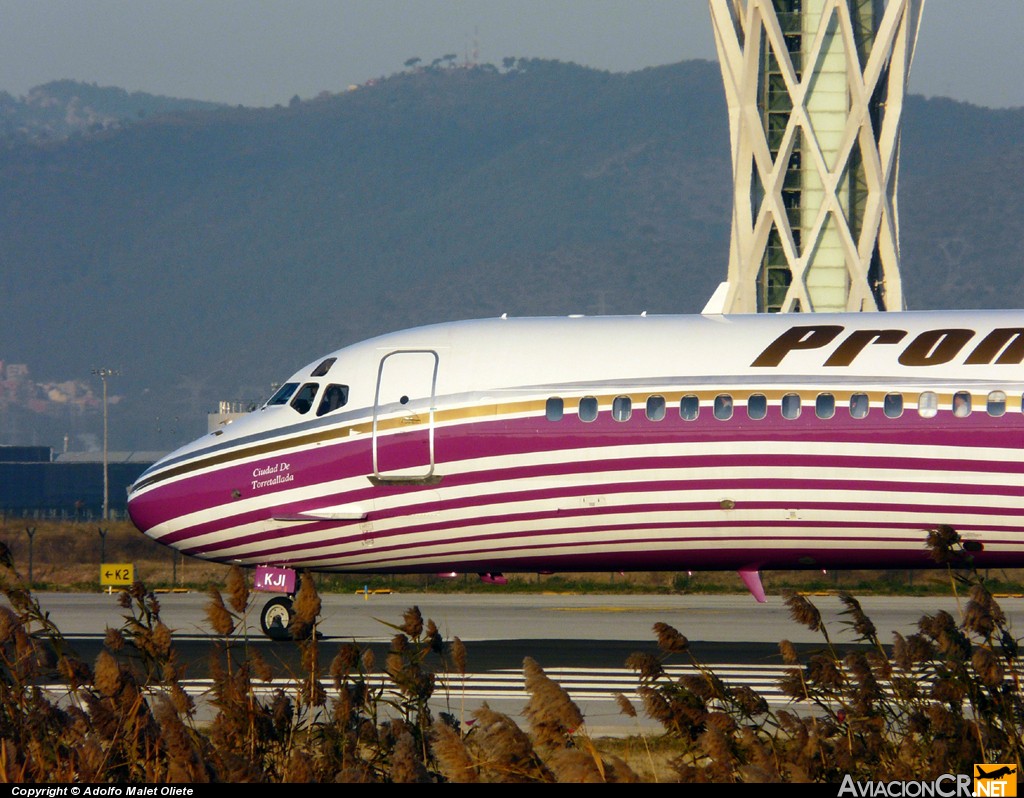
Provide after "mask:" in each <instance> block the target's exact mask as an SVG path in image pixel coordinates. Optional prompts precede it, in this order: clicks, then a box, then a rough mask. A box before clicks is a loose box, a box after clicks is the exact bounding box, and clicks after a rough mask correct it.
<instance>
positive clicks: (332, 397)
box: [316, 385, 348, 416]
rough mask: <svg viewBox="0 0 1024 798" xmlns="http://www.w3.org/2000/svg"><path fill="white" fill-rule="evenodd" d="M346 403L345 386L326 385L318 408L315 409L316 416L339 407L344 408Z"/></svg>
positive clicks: (346, 390)
mask: <svg viewBox="0 0 1024 798" xmlns="http://www.w3.org/2000/svg"><path fill="white" fill-rule="evenodd" d="M347 402H348V386H347V385H328V386H327V390H325V391H324V398H323V399H321V400H320V406H319V407H318V408H317V409H316V414H317V415H318V416H322V415H324V413H330V412H331V411H332V410H337V409H338V408H339V407H344V406H345V405H346V403H347Z"/></svg>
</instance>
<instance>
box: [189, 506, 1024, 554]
mask: <svg viewBox="0 0 1024 798" xmlns="http://www.w3.org/2000/svg"><path fill="white" fill-rule="evenodd" d="M594 516H596V517H598V518H600V517H601V514H596V513H588V514H582V513H581V514H576V515H575V516H573V517H577V518H579V517H594ZM566 517H568V514H565V513H544V514H536V515H533V516H532V517H514V516H512V517H506V518H503V519H501V520H503V521H506V522H515V521H524V520H549V521H550V520H552V519H553V518H566ZM489 523H494V522H493V521H490V522H489V521H488V520H487V519H483V520H481V519H467V520H465V521H464V522H461V523H459V524H457V525H454V524H453V525H443V524H441V525H438V526H439V528H441V529H444V530H445V531H450V530H451V529H453V528H456V527H457V528H461V529H467V528H468V529H472V528H474V527H476V526H483V525H487V524H489ZM936 524H937V522H931V521H929V522H925V523H922V522H913V521H901V522H893V521H870V520H862V521H846V520H843V521H839V520H836V521H827V520H802V519H778V518H755V519H746V520H732V521H728V522H725V521H724V520H721V519H707V520H699V521H687V520H682V519H678V520H671V521H651V522H644V521H636V522H620V523H606V524H589V525H582V526H578V527H572V528H567V527H564V526H549V527H546V528H541V529H534V530H530V531H520V530H516V531H508V532H491V533H488V534H486V535H465V536H460V537H452V536H450V535H448V536H446V537H444V538H438V539H431V540H426V541H419V542H412V541H398V542H395V543H392V544H388V543H387V540H388V538H392V539H394V538H398V537H401V536H403V535H406V534H413V533H416V532H418V533H423V532H429V531H431V529H430V528H428V527H427V526H426V525H422V526H420V527H417V528H415V529H412V528H409V529H403V530H400V531H397V532H395V531H391V532H389V533H386V534H380V533H370V534H363V533H361V532H358V531H357V530H352V533H349V532H346V533H343V534H342V535H340V536H336V537H331V538H327V539H322V540H318V541H316V542H314V543H295V544H288V543H285V542H282V544H281V545H279V546H269V547H266V548H261V549H257V550H254V551H251V552H245V553H244V554H239V553H237V552H229V554H227V555H223V557H224V558H226V559H230V558H233V557H238V556H242V557H244V558H246V559H252V558H257V559H258V558H261V557H266V558H269V557H277V556H278V555H281V554H289V553H292V554H293V553H295V552H301V551H304V550H312V549H322V548H327V547H343V546H345V545H351V544H354V543H358V542H359V541H361V540H363V539H364V538H372V539H373V540H374V542H375V543H374V552H378V551H390V550H395V549H401V550H405V551H414V550H416V549H421V548H425V547H431V546H437V545H438V543H439V542H443V543H444V544H445V545H448V544H459V543H466V542H473V543H475V544H477V545H480V544H481V543H486V542H487V541H492V540H502V539H508V538H522V539H524V540H525V539H538V538H544V537H547V536H551V535H579V534H591V533H596V532H603V533H609V532H622V531H629V530H638V529H646V530H650V529H666V530H684V529H743V528H752V527H762V528H763V527H772V528H775V527H778V528H782V529H794V528H797V529H850V528H852V529H879V530H884V531H888V532H892V533H894V534H895V532H896V531H897V530H910V531H914V532H916V533H917V534H916V535H915V536H913V537H912V538H910V539H913V540H915V541H917V542H920V540H921V536H920V532H921V530H923V529H928V528H932V527H934V526H935V525H936ZM957 528H958V529H960V530H962V531H964V532H970V531H975V530H985V531H987V532H1006V533H1010V534H1012V533H1018V534H1019V533H1021V531H1022V527H1021V526H1018V525H1005V524H999V525H992V524H980V523H958V524H957ZM334 529H336V524H335V525H333V526H331V525H328V522H325V523H324V525H323V526H321V527H320V528H318V529H307V530H304V532H331V531H333V530H334ZM277 539H280V536H278V538H277ZM715 539H720V538H718V537H716V538H715ZM756 539H760V540H764V538H762V537H757V538H756ZM813 539H815V540H821V539H843V537H842V536H838V537H836V538H829V537H827V536H814V538H813ZM378 541H380V542H381V543H378ZM993 542H996V541H993ZM998 542H1001V543H1004V544H1010V545H1020V544H1021V543H1022V542H1024V541H1022V540H1013V539H1010V538H1007V539H1002V538H1000V539H999V541H998ZM238 545H245V544H242V543H241V542H240V541H235V540H232V541H230V542H229V543H228V544H227V545H226V546H223V547H218V548H217V549H213V548H206V547H196V548H195V549H184V551H186V553H188V552H202V554H203V555H204V556H210V555H211V554H212V553H213V552H214V551H217V550H220V549H223V548H228V549H231V548H232V547H235V546H238ZM365 553H366V552H362V551H352V552H348V556H351V557H359V556H362V555H364V554H365ZM337 556H340V555H339V554H332V555H323V556H317V557H314V558H313V559H323V558H325V557H326V558H330V557H337Z"/></svg>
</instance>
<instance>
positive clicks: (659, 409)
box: [647, 396, 665, 421]
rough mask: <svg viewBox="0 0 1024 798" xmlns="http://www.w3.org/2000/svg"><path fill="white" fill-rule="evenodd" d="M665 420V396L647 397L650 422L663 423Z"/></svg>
mask: <svg viewBox="0 0 1024 798" xmlns="http://www.w3.org/2000/svg"><path fill="white" fill-rule="evenodd" d="M663 418H665V397H664V396H648V397H647V420H648V421H661V420H662V419H663Z"/></svg>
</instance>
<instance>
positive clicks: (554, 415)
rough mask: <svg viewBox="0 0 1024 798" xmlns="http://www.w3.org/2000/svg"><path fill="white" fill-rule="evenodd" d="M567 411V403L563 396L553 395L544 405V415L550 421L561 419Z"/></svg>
mask: <svg viewBox="0 0 1024 798" xmlns="http://www.w3.org/2000/svg"><path fill="white" fill-rule="evenodd" d="M564 413H565V403H564V402H562V399H561V397H558V396H552V397H551V398H550V399H548V401H547V404H546V405H545V406H544V415H545V417H546V418H547V420H548V421H561V420H562V416H563V414H564Z"/></svg>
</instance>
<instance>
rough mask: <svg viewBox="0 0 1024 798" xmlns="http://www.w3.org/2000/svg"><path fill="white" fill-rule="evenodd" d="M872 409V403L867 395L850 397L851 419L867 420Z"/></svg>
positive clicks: (860, 394) (856, 394)
mask: <svg viewBox="0 0 1024 798" xmlns="http://www.w3.org/2000/svg"><path fill="white" fill-rule="evenodd" d="M870 409H871V403H870V402H869V401H868V395H867V394H866V393H855V394H853V395H852V396H851V397H850V417H851V418H866V417H867V414H868V410H870Z"/></svg>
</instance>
